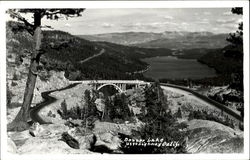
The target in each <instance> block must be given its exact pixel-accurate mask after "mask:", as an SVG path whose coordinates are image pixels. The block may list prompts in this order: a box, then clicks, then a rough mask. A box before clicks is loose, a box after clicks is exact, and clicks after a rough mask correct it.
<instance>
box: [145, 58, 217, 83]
mask: <svg viewBox="0 0 250 160" xmlns="http://www.w3.org/2000/svg"><path fill="white" fill-rule="evenodd" d="M142 61H144V62H147V63H148V64H149V65H150V68H149V70H148V71H146V72H145V73H144V75H145V76H146V77H151V78H153V79H161V78H166V79H184V78H189V79H200V78H204V77H214V76H216V71H215V70H214V69H213V68H210V67H208V66H206V65H204V64H201V63H199V62H198V61H197V60H196V59H178V58H177V57H173V56H164V57H153V58H144V59H142Z"/></svg>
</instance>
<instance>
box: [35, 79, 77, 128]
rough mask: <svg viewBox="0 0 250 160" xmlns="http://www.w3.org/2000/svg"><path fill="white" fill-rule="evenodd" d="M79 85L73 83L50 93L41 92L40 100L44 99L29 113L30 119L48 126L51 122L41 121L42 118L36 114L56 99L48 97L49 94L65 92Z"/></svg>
mask: <svg viewBox="0 0 250 160" xmlns="http://www.w3.org/2000/svg"><path fill="white" fill-rule="evenodd" d="M78 84H79V83H75V84H70V85H68V86H66V87H63V88H60V89H55V90H51V91H46V92H42V94H41V95H42V98H43V99H44V100H43V101H42V102H41V103H38V104H37V105H36V106H34V107H33V108H32V109H31V111H30V118H31V119H32V120H33V121H34V122H38V123H40V124H50V123H51V122H46V121H44V120H43V118H42V117H40V116H39V114H38V112H39V111H40V110H41V109H42V108H43V107H45V106H47V105H49V104H51V103H54V102H55V101H56V100H57V99H56V98H55V97H52V96H50V95H49V94H50V93H52V92H55V91H62V90H66V89H70V88H73V87H75V86H77V85H78Z"/></svg>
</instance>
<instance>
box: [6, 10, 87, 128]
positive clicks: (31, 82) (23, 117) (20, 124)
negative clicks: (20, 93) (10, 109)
mask: <svg viewBox="0 0 250 160" xmlns="http://www.w3.org/2000/svg"><path fill="white" fill-rule="evenodd" d="M83 11H84V9H9V10H8V11H7V13H9V14H10V16H11V17H12V18H14V19H17V20H18V21H20V22H22V23H23V24H24V27H23V26H20V28H19V29H20V30H22V29H25V30H27V31H28V32H29V33H30V34H31V35H33V36H34V44H32V45H33V46H34V50H33V51H32V55H31V62H30V66H29V73H28V79H27V81H26V88H25V92H24V99H23V104H22V107H21V109H20V111H19V113H18V114H17V116H16V117H15V119H14V120H13V121H12V122H11V123H10V124H9V125H8V127H7V128H8V131H23V130H25V129H28V127H29V125H28V123H27V122H28V121H29V120H30V116H29V112H30V105H31V102H32V99H33V92H34V88H35V84H36V78H37V75H38V66H39V62H40V57H41V56H42V54H44V52H43V51H42V50H41V45H42V37H43V35H42V30H41V27H42V25H41V23H42V18H47V19H49V20H58V19H60V18H63V17H65V18H68V17H78V16H81V12H83ZM27 13H30V14H32V15H33V23H30V22H29V21H28V20H27V19H25V18H24V17H23V16H22V15H21V14H27Z"/></svg>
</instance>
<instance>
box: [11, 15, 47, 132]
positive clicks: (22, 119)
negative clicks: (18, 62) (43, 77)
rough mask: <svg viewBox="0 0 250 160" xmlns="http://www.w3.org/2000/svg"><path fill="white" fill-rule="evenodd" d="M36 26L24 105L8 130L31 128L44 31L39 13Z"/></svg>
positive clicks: (35, 16)
mask: <svg viewBox="0 0 250 160" xmlns="http://www.w3.org/2000/svg"><path fill="white" fill-rule="evenodd" d="M34 25H35V32H34V41H35V50H34V51H33V53H32V55H31V61H30V67H29V73H28V79H27V81H26V88H25V92H24V98H23V104H22V107H21V109H20V111H19V112H18V114H17V116H16V118H15V119H14V121H13V122H12V123H11V124H10V125H9V126H8V130H15V131H22V130H26V129H28V127H29V125H28V123H27V122H28V120H29V119H30V106H31V102H32V99H33V93H34V88H35V85H36V78H37V73H38V71H37V67H38V65H39V61H40V56H41V40H42V30H41V15H40V13H39V12H36V13H34Z"/></svg>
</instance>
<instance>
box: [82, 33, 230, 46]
mask: <svg viewBox="0 0 250 160" xmlns="http://www.w3.org/2000/svg"><path fill="white" fill-rule="evenodd" d="M77 36H78V37H81V38H84V39H87V40H90V41H105V42H111V43H116V44H121V45H129V46H137V47H143V48H168V49H194V48H206V49H214V48H222V47H225V46H226V45H227V44H228V42H227V41H226V38H227V37H228V34H226V33H225V34H214V33H211V32H185V31H180V32H177V31H173V32H172V31H166V32H162V33H153V32H122V33H105V34H95V35H77Z"/></svg>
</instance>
